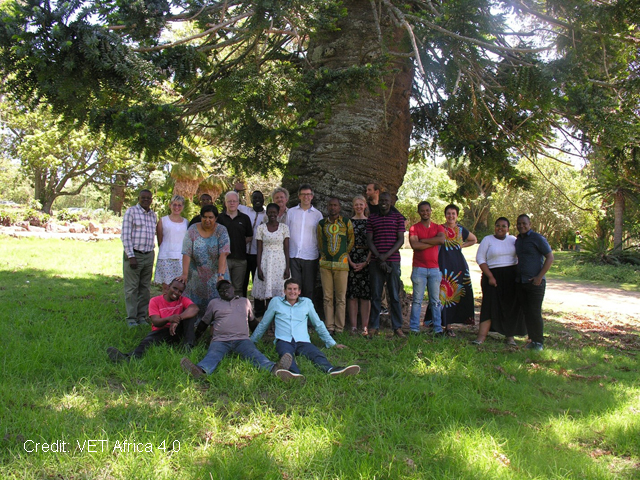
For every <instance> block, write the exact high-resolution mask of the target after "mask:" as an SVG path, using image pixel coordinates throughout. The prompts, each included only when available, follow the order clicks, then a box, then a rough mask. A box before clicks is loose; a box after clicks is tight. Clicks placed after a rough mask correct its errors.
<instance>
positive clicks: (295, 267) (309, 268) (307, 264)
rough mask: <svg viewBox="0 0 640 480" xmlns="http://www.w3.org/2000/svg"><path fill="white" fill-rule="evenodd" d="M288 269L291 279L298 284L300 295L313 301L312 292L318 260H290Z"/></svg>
mask: <svg viewBox="0 0 640 480" xmlns="http://www.w3.org/2000/svg"><path fill="white" fill-rule="evenodd" d="M289 268H290V269H291V278H295V279H296V280H297V281H299V282H300V288H301V289H302V294H301V295H302V296H303V297H307V298H310V299H311V300H313V291H314V289H315V288H316V276H317V275H318V260H317V259H316V260H303V259H301V258H291V259H290V260H289Z"/></svg>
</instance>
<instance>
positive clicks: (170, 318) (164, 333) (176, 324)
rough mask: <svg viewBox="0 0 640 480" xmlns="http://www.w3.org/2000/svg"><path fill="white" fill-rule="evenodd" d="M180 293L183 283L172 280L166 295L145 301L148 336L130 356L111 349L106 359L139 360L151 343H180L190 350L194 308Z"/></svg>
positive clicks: (108, 349) (192, 341)
mask: <svg viewBox="0 0 640 480" xmlns="http://www.w3.org/2000/svg"><path fill="white" fill-rule="evenodd" d="M182 292H184V283H182V282H181V281H179V280H176V279H174V280H173V281H172V282H171V284H170V285H169V289H168V291H167V293H165V294H164V295H159V296H157V297H153V298H152V299H151V300H150V301H149V317H150V318H151V325H152V326H151V333H150V334H149V335H147V336H146V337H144V338H143V339H142V341H141V342H140V345H138V347H137V348H136V349H135V350H134V351H133V352H131V353H122V352H121V351H120V350H118V349H117V348H115V347H109V348H107V354H108V355H109V358H110V359H111V360H112V361H113V362H122V361H127V362H128V361H129V360H131V359H132V358H140V357H142V355H143V354H144V352H145V350H146V349H147V348H149V347H150V346H151V345H153V344H155V343H164V342H166V343H170V344H176V343H180V341H181V340H182V341H184V343H185V345H186V347H187V348H191V347H192V346H193V344H194V343H195V330H194V324H195V320H196V315H197V314H198V307H197V306H196V305H195V304H194V303H193V302H192V301H191V300H189V299H188V298H187V297H183V296H182Z"/></svg>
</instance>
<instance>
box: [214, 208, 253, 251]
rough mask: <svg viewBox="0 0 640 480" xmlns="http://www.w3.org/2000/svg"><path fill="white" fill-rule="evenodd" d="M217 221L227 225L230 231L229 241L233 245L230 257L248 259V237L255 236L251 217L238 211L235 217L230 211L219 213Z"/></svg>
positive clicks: (224, 225)
mask: <svg viewBox="0 0 640 480" xmlns="http://www.w3.org/2000/svg"><path fill="white" fill-rule="evenodd" d="M217 222H218V223H219V224H220V225H222V226H223V227H226V229H227V232H228V233H229V242H230V245H231V253H230V254H229V257H228V258H235V259H236V260H246V259H247V238H249V237H253V228H251V219H250V218H249V217H248V216H247V215H245V214H244V213H242V212H241V211H238V212H237V215H236V216H235V217H233V218H231V217H230V216H229V214H228V213H225V212H223V213H221V214H220V215H218V219H217Z"/></svg>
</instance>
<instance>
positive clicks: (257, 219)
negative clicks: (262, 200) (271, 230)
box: [238, 205, 268, 255]
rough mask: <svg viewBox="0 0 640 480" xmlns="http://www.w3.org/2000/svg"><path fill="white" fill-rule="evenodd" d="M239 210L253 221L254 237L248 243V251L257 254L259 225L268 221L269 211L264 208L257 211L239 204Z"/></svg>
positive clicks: (250, 253)
mask: <svg viewBox="0 0 640 480" xmlns="http://www.w3.org/2000/svg"><path fill="white" fill-rule="evenodd" d="M238 210H240V211H241V212H242V213H244V214H245V215H246V216H247V217H249V220H250V221H251V228H252V229H253V237H252V238H251V243H248V244H247V253H248V254H249V255H257V254H258V240H256V232H257V231H258V226H259V225H260V224H261V223H266V221H267V220H268V219H267V211H266V210H265V209H264V208H263V209H262V211H261V212H256V211H255V210H254V209H253V208H250V207H247V206H245V205H238Z"/></svg>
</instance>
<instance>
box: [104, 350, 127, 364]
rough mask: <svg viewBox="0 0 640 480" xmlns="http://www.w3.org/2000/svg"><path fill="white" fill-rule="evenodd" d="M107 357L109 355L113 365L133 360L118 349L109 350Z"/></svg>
mask: <svg viewBox="0 0 640 480" xmlns="http://www.w3.org/2000/svg"><path fill="white" fill-rule="evenodd" d="M107 355H109V360H111V361H112V362H113V363H120V362H128V361H129V360H131V357H129V355H128V354H126V353H122V352H121V351H120V350H118V349H117V348H116V347H109V348H107Z"/></svg>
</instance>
